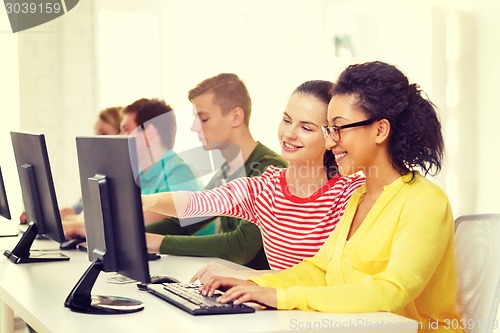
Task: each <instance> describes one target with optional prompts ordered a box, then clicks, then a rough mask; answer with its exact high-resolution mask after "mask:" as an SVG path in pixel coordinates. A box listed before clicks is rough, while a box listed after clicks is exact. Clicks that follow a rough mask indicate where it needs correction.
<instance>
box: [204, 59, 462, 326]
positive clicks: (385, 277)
mask: <svg viewBox="0 0 500 333" xmlns="http://www.w3.org/2000/svg"><path fill="white" fill-rule="evenodd" d="M331 92H332V95H333V98H332V100H331V102H330V104H329V107H328V121H329V126H325V127H324V128H323V131H324V135H325V140H326V147H327V149H331V150H332V152H333V153H334V155H335V159H336V161H337V163H338V165H339V168H340V173H341V174H343V175H346V174H352V173H355V172H360V171H361V172H363V173H364V174H365V176H366V183H365V185H363V186H362V187H361V188H359V189H358V190H357V191H356V192H355V193H354V194H353V195H352V197H351V199H350V200H349V203H348V204H347V207H346V209H345V212H344V216H343V217H342V219H341V220H340V222H339V224H338V226H337V228H336V229H335V230H334V231H333V232H332V234H331V235H330V237H329V238H328V239H327V241H326V242H325V244H324V245H323V247H322V248H321V249H320V250H319V252H318V253H317V254H316V255H315V256H314V257H312V258H310V259H305V260H304V261H303V262H301V263H299V264H298V265H296V266H294V267H291V268H289V269H287V270H284V271H282V272H280V273H276V274H268V275H264V276H261V277H255V278H252V279H250V280H251V281H243V280H238V279H232V278H222V277H215V278H213V279H212V280H211V281H209V282H208V283H207V284H205V286H204V288H203V293H205V294H209V295H210V294H212V293H213V292H214V291H215V289H217V288H220V287H222V288H230V289H229V290H228V291H227V292H226V293H225V294H224V295H223V296H222V297H220V300H221V301H222V302H227V301H230V300H233V301H234V302H235V303H242V302H246V301H250V300H254V301H257V302H260V303H263V304H266V305H268V306H271V307H275V308H278V309H302V310H309V311H324V312H376V311H387V312H393V313H396V314H400V315H403V316H406V317H409V318H412V319H414V320H416V321H418V322H419V324H418V325H419V331H421V332H462V330H461V329H460V328H458V329H457V328H456V327H457V326H460V325H459V323H460V322H459V320H460V318H459V316H458V314H457V312H456V310H455V300H456V273H455V258H454V245H453V244H454V238H453V216H452V212H451V208H450V204H449V201H448V198H447V196H446V195H445V193H444V192H443V191H442V190H441V189H439V187H437V186H436V185H434V184H433V183H432V182H430V181H429V180H427V179H425V178H424V177H423V176H421V175H420V173H419V171H420V172H422V173H423V174H424V175H425V174H428V173H430V172H431V171H435V173H437V172H439V171H440V169H441V160H442V156H443V138H442V134H441V125H440V123H439V119H438V116H437V114H436V111H435V109H434V107H433V105H432V104H431V103H430V102H429V101H428V100H427V99H424V98H423V97H422V96H421V92H420V89H419V87H418V86H417V85H415V84H409V83H408V79H407V78H406V77H405V76H404V74H403V73H401V72H400V71H399V70H398V69H397V68H396V67H394V66H391V65H388V64H385V63H382V62H370V63H365V64H360V65H353V66H349V67H348V68H347V69H346V70H344V72H343V73H342V74H341V75H340V77H339V79H338V82H337V84H336V85H334V87H333V88H332V91H331Z"/></svg>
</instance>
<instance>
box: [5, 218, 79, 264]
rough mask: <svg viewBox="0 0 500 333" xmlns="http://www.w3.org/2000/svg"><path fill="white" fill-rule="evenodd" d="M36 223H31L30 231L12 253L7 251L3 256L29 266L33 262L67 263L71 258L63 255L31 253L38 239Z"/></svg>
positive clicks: (25, 233) (28, 230)
mask: <svg viewBox="0 0 500 333" xmlns="http://www.w3.org/2000/svg"><path fill="white" fill-rule="evenodd" d="M37 235H38V232H37V228H36V223H34V222H30V224H29V226H28V229H26V231H25V232H24V234H23V236H22V237H21V239H20V240H19V242H18V243H17V245H16V246H15V247H14V249H13V250H12V251H9V250H6V251H5V252H4V253H3V254H4V256H6V257H7V258H9V259H10V261H12V262H13V263H15V264H27V263H33V262H47V261H66V260H69V257H67V256H65V255H64V254H62V253H43V252H41V253H36V254H33V253H30V248H31V245H32V244H33V241H34V240H35V238H36V237H37Z"/></svg>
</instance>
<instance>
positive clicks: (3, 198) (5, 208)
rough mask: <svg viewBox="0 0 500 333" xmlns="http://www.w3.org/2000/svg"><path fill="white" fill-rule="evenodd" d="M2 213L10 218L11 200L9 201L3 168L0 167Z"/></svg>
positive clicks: (0, 209) (0, 204)
mask: <svg viewBox="0 0 500 333" xmlns="http://www.w3.org/2000/svg"><path fill="white" fill-rule="evenodd" d="M0 215H1V216H3V217H5V218H6V219H8V220H10V209H9V202H8V201H7V192H6V191H5V186H4V183H3V176H2V168H0Z"/></svg>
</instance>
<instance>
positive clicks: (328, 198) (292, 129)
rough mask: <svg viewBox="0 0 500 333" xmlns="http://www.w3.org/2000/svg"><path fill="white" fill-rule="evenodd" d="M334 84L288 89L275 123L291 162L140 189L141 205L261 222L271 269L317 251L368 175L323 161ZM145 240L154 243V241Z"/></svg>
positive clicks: (184, 213) (315, 83)
mask: <svg viewBox="0 0 500 333" xmlns="http://www.w3.org/2000/svg"><path fill="white" fill-rule="evenodd" d="M330 88H331V82H329V81H308V82H305V83H303V84H301V85H300V86H299V87H297V88H296V89H295V91H294V92H293V93H292V95H291V96H290V98H289V101H288V104H287V106H286V109H285V112H284V113H283V119H282V121H281V123H280V125H279V127H278V139H279V140H280V142H281V147H282V156H283V158H285V159H286V160H287V161H288V168H286V169H282V168H276V167H273V166H270V167H268V168H267V170H266V171H265V172H264V173H263V174H262V175H261V176H259V177H253V178H247V177H243V178H239V179H236V180H233V181H231V182H230V183H228V184H227V185H224V186H221V187H219V188H216V189H213V190H206V191H202V192H194V193H193V192H182V193H181V192H172V195H168V196H165V195H163V194H158V195H152V196H143V202H144V211H156V212H163V213H168V214H174V213H176V212H175V207H174V203H176V204H177V202H174V201H173V200H172V198H175V199H176V200H180V201H182V204H184V205H183V208H181V209H180V210H179V209H178V210H177V212H179V213H182V214H181V217H183V218H184V217H196V216H204V215H207V214H210V215H214V214H215V215H225V216H233V217H238V218H244V219H246V220H248V221H250V222H251V223H254V224H256V225H257V226H258V227H259V228H260V230H261V233H262V238H263V243H264V250H265V253H266V256H267V259H268V261H269V266H270V267H271V269H273V270H279V269H284V268H287V267H290V266H292V265H295V264H297V263H299V262H300V261H302V260H303V259H304V258H308V257H311V256H313V255H314V254H315V253H316V252H317V251H318V249H319V248H320V247H321V245H322V244H323V242H324V241H325V240H326V238H327V237H328V235H329V234H330V233H331V232H332V230H333V229H334V228H335V225H336V224H337V221H338V220H339V218H340V216H341V215H342V212H343V210H344V206H345V204H346V203H347V200H348V198H349V197H350V195H351V194H352V192H353V191H354V190H356V189H357V188H358V187H359V186H361V185H362V184H363V182H364V178H363V177H360V176H358V175H355V176H353V177H341V176H339V175H338V174H337V168H336V164H335V161H334V160H333V158H332V159H331V160H330V161H328V163H329V164H327V165H326V166H325V165H324V156H325V153H326V150H325V147H324V138H323V133H322V131H321V127H322V126H325V125H326V124H327V118H326V115H327V106H328V102H329V101H330V94H329V90H330ZM329 156H331V157H333V156H332V155H331V153H330V155H329ZM178 208H179V207H178ZM184 208H187V209H184ZM148 247H149V249H150V250H152V251H155V250H156V249H155V248H154V247H151V243H150V242H148ZM233 251H234V250H233ZM202 253H203V252H200V254H202ZM261 273H262V272H261ZM254 274H255V273H254ZM200 278H201V277H200Z"/></svg>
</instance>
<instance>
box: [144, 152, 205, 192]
mask: <svg viewBox="0 0 500 333" xmlns="http://www.w3.org/2000/svg"><path fill="white" fill-rule="evenodd" d="M139 179H140V182H141V183H140V185H141V194H153V193H159V192H170V191H199V190H201V188H202V187H201V185H200V184H199V182H198V179H197V177H196V176H195V174H194V172H193V170H192V169H191V168H190V167H189V166H188V165H187V164H186V163H185V162H184V161H183V160H182V159H181V158H180V157H179V156H178V155H177V154H176V153H174V152H173V151H172V150H169V151H167V152H166V153H165V155H163V156H162V157H161V159H160V160H158V161H157V162H156V163H155V164H153V166H151V167H150V168H148V169H147V170H146V171H140V172H139Z"/></svg>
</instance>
